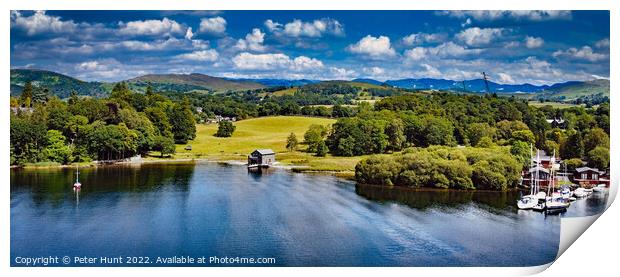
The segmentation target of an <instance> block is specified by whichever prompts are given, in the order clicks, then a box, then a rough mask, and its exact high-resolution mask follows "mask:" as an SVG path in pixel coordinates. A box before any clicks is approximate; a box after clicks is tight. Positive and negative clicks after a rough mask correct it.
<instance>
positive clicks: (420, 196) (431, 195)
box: [355, 184, 608, 217]
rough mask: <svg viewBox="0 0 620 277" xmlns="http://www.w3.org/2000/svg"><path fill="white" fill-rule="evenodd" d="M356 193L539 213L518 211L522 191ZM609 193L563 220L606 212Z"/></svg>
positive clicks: (421, 205) (359, 189)
mask: <svg viewBox="0 0 620 277" xmlns="http://www.w3.org/2000/svg"><path fill="white" fill-rule="evenodd" d="M355 193H357V194H358V195H360V196H363V197H364V198H366V199H369V200H373V201H378V202H382V203H384V202H397V203H402V204H405V205H407V206H409V207H411V208H415V209H420V210H425V209H428V208H443V207H451V208H458V207H461V206H466V205H468V204H471V203H475V204H478V205H480V206H481V207H486V208H488V209H489V211H490V212H499V211H502V212H506V211H508V212H513V213H517V214H519V215H529V214H540V213H539V212H535V211H531V210H525V211H524V210H519V209H517V207H516V202H517V200H518V199H519V197H521V195H522V192H520V191H516V190H512V191H460V190H448V189H445V190H441V189H425V188H422V189H414V188H407V187H398V186H395V187H387V186H375V185H363V184H356V185H355ZM607 198H608V192H605V193H593V194H592V195H590V196H589V197H587V198H583V199H578V200H576V201H574V202H572V203H571V205H570V207H569V208H568V209H567V211H566V212H563V213H561V214H560V215H561V216H562V217H578V216H591V215H596V214H599V213H602V212H604V211H605V204H606V202H607Z"/></svg>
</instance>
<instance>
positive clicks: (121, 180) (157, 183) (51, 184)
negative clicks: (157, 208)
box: [11, 163, 194, 207]
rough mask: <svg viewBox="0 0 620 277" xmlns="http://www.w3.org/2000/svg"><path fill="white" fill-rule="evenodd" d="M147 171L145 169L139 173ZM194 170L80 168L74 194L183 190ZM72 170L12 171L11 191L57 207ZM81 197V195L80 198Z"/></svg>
mask: <svg viewBox="0 0 620 277" xmlns="http://www.w3.org/2000/svg"><path fill="white" fill-rule="evenodd" d="M143 168H148V170H143ZM193 170H194V164H193V163H170V164H148V165H118V166H103V167H86V168H82V169H80V182H81V183H82V187H81V188H80V189H78V190H77V191H74V192H75V202H76V203H79V197H80V196H81V197H82V199H87V198H89V197H90V196H91V195H93V194H101V193H107V192H116V193H119V192H136V193H145V192H154V191H159V190H174V191H187V190H188V188H189V180H190V179H191V178H192V174H193ZM75 172H76V169H75V168H48V169H13V170H11V192H24V191H26V190H27V191H29V194H30V196H31V197H32V200H33V202H34V203H35V204H36V205H44V204H47V203H50V204H51V205H53V206H55V207H59V206H61V205H62V204H63V203H64V202H65V201H67V200H69V199H67V197H68V194H67V192H69V191H71V189H72V188H73V185H72V184H73V182H74V181H75V180H74V176H75ZM80 194H81V195H80Z"/></svg>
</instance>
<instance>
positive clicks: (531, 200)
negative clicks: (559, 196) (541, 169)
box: [517, 145, 545, 210]
mask: <svg viewBox="0 0 620 277" xmlns="http://www.w3.org/2000/svg"><path fill="white" fill-rule="evenodd" d="M538 157H539V154H537V159H536V161H535V166H534V167H533V168H536V167H538V163H539V159H538ZM532 160H533V158H532V146H531V145H530V171H529V173H530V194H528V195H524V196H522V197H521V199H519V200H517V207H518V208H519V209H521V210H529V209H532V208H534V207H535V206H536V205H537V204H538V203H539V198H540V197H541V195H539V193H540V191H539V185H540V184H539V178H538V177H539V176H538V171H537V170H535V171H532ZM542 197H543V199H544V197H545V196H544V195H542Z"/></svg>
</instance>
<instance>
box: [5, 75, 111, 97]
mask: <svg viewBox="0 0 620 277" xmlns="http://www.w3.org/2000/svg"><path fill="white" fill-rule="evenodd" d="M28 81H30V82H32V84H33V85H34V86H35V87H46V88H48V89H49V90H50V92H51V93H52V94H54V95H56V96H58V97H60V98H67V97H69V96H70V95H71V92H72V91H75V92H76V93H77V94H78V95H89V96H95V97H102V96H105V95H107V94H108V91H107V90H106V89H105V88H104V87H103V86H102V83H99V82H85V81H82V80H78V79H76V78H73V77H69V76H67V75H63V74H60V73H56V72H52V71H47V70H37V69H11V95H12V96H16V95H19V94H20V93H21V92H22V89H23V87H24V85H25V84H26V82H28Z"/></svg>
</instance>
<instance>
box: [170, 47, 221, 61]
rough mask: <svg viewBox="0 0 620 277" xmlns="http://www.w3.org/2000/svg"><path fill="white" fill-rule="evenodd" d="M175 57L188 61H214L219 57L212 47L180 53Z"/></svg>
mask: <svg viewBox="0 0 620 277" xmlns="http://www.w3.org/2000/svg"><path fill="white" fill-rule="evenodd" d="M176 57H177V58H179V59H182V60H188V61H199V62H214V61H216V60H217V58H218V57H219V54H218V53H217V51H215V50H214V49H209V50H200V51H194V52H191V53H185V54H180V55H177V56H176Z"/></svg>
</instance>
